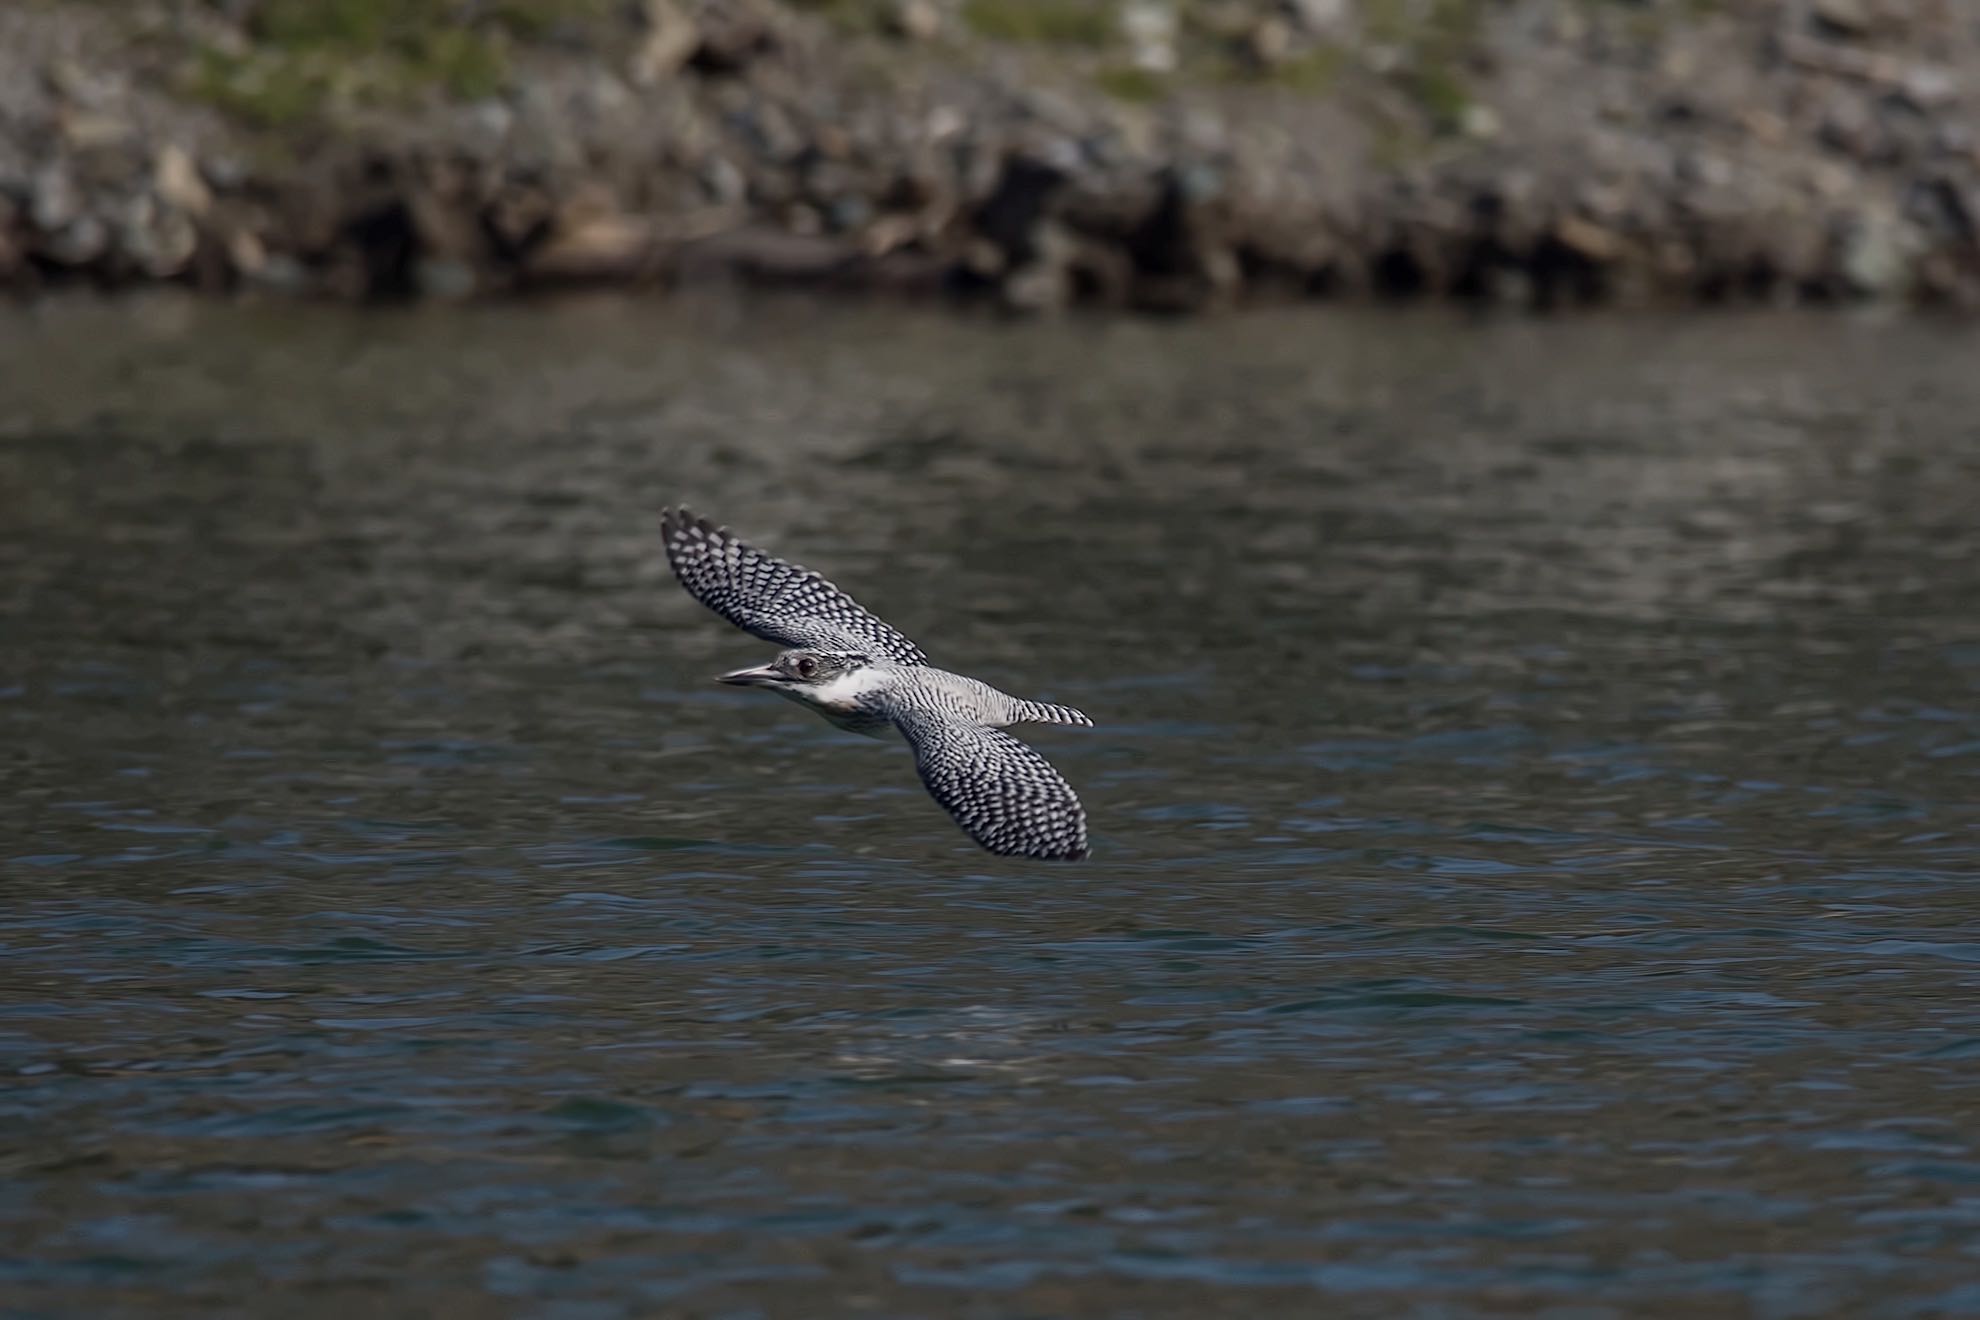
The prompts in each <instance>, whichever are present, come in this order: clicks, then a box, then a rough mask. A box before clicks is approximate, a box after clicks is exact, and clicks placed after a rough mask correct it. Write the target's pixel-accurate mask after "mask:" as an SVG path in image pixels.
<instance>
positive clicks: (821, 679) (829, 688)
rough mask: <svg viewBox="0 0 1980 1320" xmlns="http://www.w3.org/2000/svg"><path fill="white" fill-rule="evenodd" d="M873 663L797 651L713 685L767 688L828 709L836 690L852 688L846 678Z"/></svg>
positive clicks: (841, 653)
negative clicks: (727, 684) (725, 684)
mask: <svg viewBox="0 0 1980 1320" xmlns="http://www.w3.org/2000/svg"><path fill="white" fill-rule="evenodd" d="M872 663H873V660H872V658H871V657H869V656H864V655H854V654H851V653H849V652H844V651H814V650H811V649H809V648H800V649H798V650H795V651H785V652H784V653H783V654H782V655H780V656H778V657H777V658H776V659H775V660H772V661H771V662H770V663H769V664H767V665H759V666H758V667H757V668H755V669H738V670H735V671H734V672H733V673H728V674H723V675H721V676H720V677H719V678H717V679H716V682H718V683H733V684H735V685H736V686H737V687H760V688H769V689H770V690H771V691H772V692H776V693H779V694H781V695H783V696H786V697H790V698H791V699H792V700H794V701H801V702H804V703H806V704H808V705H831V704H833V702H832V696H833V693H834V691H835V690H837V689H843V688H847V687H849V686H852V685H850V684H848V683H847V682H846V679H847V678H848V676H851V675H856V674H858V673H859V671H860V670H862V669H865V668H866V667H867V666H869V665H871V664H872Z"/></svg>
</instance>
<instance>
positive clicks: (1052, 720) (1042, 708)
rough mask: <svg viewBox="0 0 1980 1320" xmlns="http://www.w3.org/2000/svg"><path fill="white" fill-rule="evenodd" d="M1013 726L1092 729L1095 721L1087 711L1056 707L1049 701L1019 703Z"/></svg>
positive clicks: (1069, 707)
mask: <svg viewBox="0 0 1980 1320" xmlns="http://www.w3.org/2000/svg"><path fill="white" fill-rule="evenodd" d="M1011 723H1013V724H1077V725H1079V726H1080V727H1082V728H1087V729H1090V728H1092V727H1093V721H1092V720H1091V719H1088V718H1087V715H1086V712H1085V711H1080V710H1074V709H1073V708H1072V707H1071V706H1054V705H1053V704H1052V703H1051V702H1049V701H1020V702H1018V712H1017V718H1016V719H1015V720H1012V721H1011Z"/></svg>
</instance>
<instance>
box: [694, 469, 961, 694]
mask: <svg viewBox="0 0 1980 1320" xmlns="http://www.w3.org/2000/svg"><path fill="white" fill-rule="evenodd" d="M660 532H661V536H662V538H663V539H664V540H665V541H666V544H667V562H668V563H669V564H671V565H673V569H674V576H675V577H677V578H679V579H680V582H681V585H682V586H683V587H686V588H687V592H688V594H689V595H690V596H693V597H694V598H695V599H696V600H698V601H700V602H701V603H702V604H703V605H706V606H707V607H708V608H709V609H711V610H714V611H715V612H716V613H717V614H719V615H721V616H722V617H723V618H725V619H727V620H728V621H729V622H730V623H733V624H735V625H736V627H738V628H740V629H742V630H743V631H744V632H746V633H750V634H752V635H754V636H757V637H761V638H763V639H764V640H765V641H770V642H777V643H780V644H782V645H784V646H810V647H816V648H817V649H819V650H822V651H850V652H856V653H859V654H862V655H869V656H872V657H873V658H874V659H876V660H891V661H893V662H894V663H895V664H901V665H925V664H927V663H928V657H927V656H925V655H923V654H922V653H921V648H920V647H918V646H916V645H915V644H914V643H913V642H911V641H909V640H908V639H907V638H905V637H903V636H902V635H901V634H900V631H899V630H898V629H896V628H894V627H892V626H891V625H889V624H887V623H885V622H884V621H882V620H881V619H879V618H878V617H876V616H875V615H874V614H873V613H871V612H870V611H868V610H867V609H866V608H865V607H863V606H862V605H860V603H859V602H858V601H856V600H854V599H853V598H852V597H851V596H848V595H847V594H846V593H845V592H843V591H841V590H839V589H838V588H837V587H835V586H833V585H832V584H831V583H830V582H827V581H826V580H825V579H824V578H822V577H820V576H819V575H818V574H816V573H814V572H812V571H811V570H810V569H808V568H804V567H802V566H801V565H798V564H792V563H787V562H786V561H784V560H782V559H778V558H777V557H776V556H774V555H766V554H764V553H763V552H762V551H761V550H758V549H757V548H756V547H755V546H753V545H750V544H748V543H747V542H744V541H740V540H737V539H736V538H735V537H734V536H732V535H730V533H729V529H728V528H726V527H717V526H716V525H715V524H713V523H711V522H709V521H708V520H707V519H706V518H697V517H695V516H694V515H693V514H691V513H689V512H688V511H687V509H686V508H685V507H683V508H679V509H668V510H667V511H666V512H665V513H663V514H661V515H660Z"/></svg>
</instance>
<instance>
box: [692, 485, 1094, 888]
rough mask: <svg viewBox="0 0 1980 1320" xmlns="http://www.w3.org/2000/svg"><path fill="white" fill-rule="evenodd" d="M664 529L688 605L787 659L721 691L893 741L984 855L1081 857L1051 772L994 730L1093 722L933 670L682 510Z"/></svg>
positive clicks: (794, 575) (785, 567) (1077, 809)
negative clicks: (779, 646) (757, 694)
mask: <svg viewBox="0 0 1980 1320" xmlns="http://www.w3.org/2000/svg"><path fill="white" fill-rule="evenodd" d="M663 526H664V529H665V533H666V540H667V556H668V560H669V562H671V563H672V564H673V566H674V573H675V576H677V577H678V578H680V580H681V584H682V585H683V586H684V587H686V588H687V590H688V592H689V594H691V595H693V596H694V597H695V599H697V600H699V601H701V603H702V604H704V605H707V606H708V607H709V608H711V609H713V610H714V611H715V612H716V613H718V614H720V615H722V617H723V618H725V619H728V620H729V621H730V622H732V623H734V624H736V625H737V626H738V627H741V628H743V629H744V630H745V631H747V632H750V633H753V634H755V635H756V636H759V637H764V638H767V639H769V640H771V641H778V642H784V643H785V644H787V645H791V646H793V647H794V648H795V649H793V650H789V651H786V652H784V653H783V654H781V655H779V656H778V657H777V658H776V660H774V661H773V662H771V663H770V664H768V665H765V666H763V667H761V668H758V669H748V670H739V671H737V672H736V673H733V674H729V675H725V676H724V681H726V682H731V683H738V684H743V685H747V686H752V687H765V688H769V689H771V690H772V691H775V692H776V693H778V695H780V696H783V697H787V698H789V699H790V700H792V701H795V702H798V703H799V704H800V705H804V706H809V707H810V708H812V709H813V710H815V711H817V712H818V713H819V714H820V715H822V716H824V717H825V718H826V719H828V720H830V721H831V722H832V723H834V724H836V725H838V726H839V727H840V728H843V729H850V730H852V731H853V732H855V733H863V734H867V735H869V736H871V737H885V736H886V735H887V733H888V731H889V730H898V731H899V732H900V734H901V736H902V737H903V738H905V739H906V740H907V744H908V746H909V748H910V749H911V750H912V751H913V752H914V761H915V768H916V769H917V770H919V771H920V773H921V782H922V783H923V784H924V785H926V786H927V789H928V792H929V793H930V795H931V796H933V797H934V799H935V800H936V801H937V802H939V803H940V804H941V805H942V807H943V808H944V809H945V810H946V811H947V812H948V813H949V814H950V815H951V816H953V817H954V818H955V821H956V823H957V824H958V825H960V826H962V828H963V830H964V831H965V832H966V833H968V835H969V836H970V837H971V838H972V839H974V840H976V841H977V842H978V843H979V844H981V845H983V847H985V848H987V849H988V850H989V851H991V852H993V853H1000V854H1003V855H1005V856H1016V857H1037V858H1049V859H1057V860H1073V859H1077V858H1081V857H1084V856H1086V854H1087V839H1086V812H1085V809H1084V808H1082V807H1081V806H1080V802H1079V798H1078V796H1077V795H1076V794H1075V793H1074V792H1073V790H1072V787H1071V786H1070V785H1069V784H1067V783H1066V781H1065V779H1064V778H1063V777H1062V776H1061V775H1060V774H1059V772H1058V771H1057V770H1055V769H1053V768H1052V765H1051V763H1050V762H1049V761H1047V760H1046V759H1045V758H1044V757H1042V756H1040V755H1039V754H1038V753H1037V752H1035V751H1033V750H1032V749H1031V748H1030V747H1027V746H1026V745H1025V744H1023V743H1021V742H1019V741H1018V740H1017V739H1016V738H1013V737H1011V736H1010V735H1009V734H1007V733H1005V732H1003V729H1004V728H1006V727H1008V726H1010V725H1014V724H1077V725H1086V726H1091V725H1092V723H1093V721H1092V720H1090V719H1088V718H1087V717H1086V716H1085V715H1084V714H1082V713H1081V712H1079V711H1077V710H1074V709H1073V708H1072V707H1070V706H1055V705H1051V704H1049V703H1046V702H1036V701H1025V700H1022V699H1020V698H1017V697H1013V696H1010V695H1009V694H1007V693H1004V692H999V691H998V690H997V689H996V688H993V687H991V686H990V685H989V684H987V683H983V682H979V681H978V680H976V679H973V678H969V677H966V676H964V675H962V674H952V673H949V672H948V671H946V670H942V669H936V668H933V667H932V666H930V665H929V664H928V663H927V660H926V657H924V656H923V655H922V653H921V650H920V648H919V647H917V646H915V645H914V643H912V642H910V641H908V640H907V638H905V637H903V636H902V635H901V634H900V633H899V632H897V631H896V630H895V629H893V628H892V627H890V626H888V625H887V624H886V623H884V622H882V621H881V620H880V619H878V618H876V617H875V616H874V615H872V614H870V613H868V612H867V611H866V610H864V609H862V608H861V607H860V606H859V605H858V604H857V603H855V602H854V601H853V599H852V598H851V597H850V596H848V595H846V594H845V593H844V592H843V591H840V590H839V589H838V588H837V587H834V586H833V585H832V584H831V583H829V582H827V581H826V580H825V579H824V578H822V577H820V576H819V575H818V574H816V573H813V572H811V571H810V570H809V569H805V568H800V567H799V566H797V565H795V564H789V563H786V562H784V561H783V560H780V559H776V558H773V557H772V556H769V555H766V554H764V553H763V552H761V551H759V550H756V549H755V548H753V547H751V546H749V545H747V544H746V543H744V542H742V541H739V540H737V539H736V538H735V537H734V536H732V535H730V534H729V532H728V531H727V529H724V528H717V527H714V526H712V525H710V524H709V523H707V522H706V521H704V520H702V519H699V518H695V517H694V516H693V515H691V514H690V513H688V511H687V510H686V509H681V510H679V511H672V510H670V511H669V512H668V513H667V514H666V516H665V518H664V519H663Z"/></svg>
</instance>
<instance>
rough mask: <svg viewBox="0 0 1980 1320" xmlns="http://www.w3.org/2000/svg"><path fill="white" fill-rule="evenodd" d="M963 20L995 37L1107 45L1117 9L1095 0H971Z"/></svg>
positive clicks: (1055, 43)
mask: <svg viewBox="0 0 1980 1320" xmlns="http://www.w3.org/2000/svg"><path fill="white" fill-rule="evenodd" d="M962 13H963V22H965V23H967V24H968V25H969V28H970V30H971V31H972V32H975V33H976V34H977V35H978V36H983V37H989V38H990V39H992V40H993V41H1022V42H1030V43H1033V44H1036V45H1042V46H1085V47H1094V46H1104V45H1106V44H1107V42H1108V41H1110V40H1112V38H1113V36H1114V11H1113V8H1112V7H1111V6H1109V5H1105V4H1097V3H1093V0H967V3H965V4H964V5H963V11H962Z"/></svg>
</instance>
